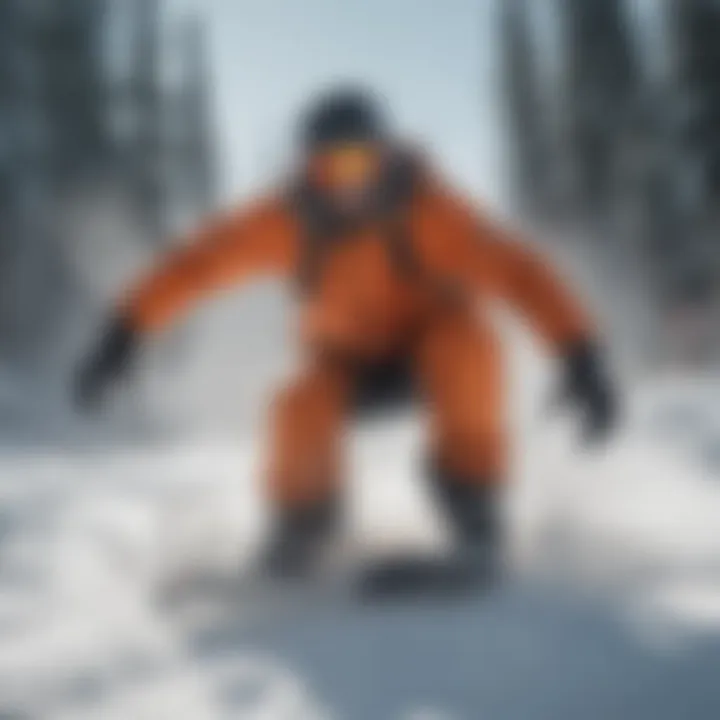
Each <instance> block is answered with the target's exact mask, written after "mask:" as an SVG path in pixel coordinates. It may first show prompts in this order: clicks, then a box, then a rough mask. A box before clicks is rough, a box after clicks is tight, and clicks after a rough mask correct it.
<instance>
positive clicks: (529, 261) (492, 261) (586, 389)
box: [437, 194, 617, 435]
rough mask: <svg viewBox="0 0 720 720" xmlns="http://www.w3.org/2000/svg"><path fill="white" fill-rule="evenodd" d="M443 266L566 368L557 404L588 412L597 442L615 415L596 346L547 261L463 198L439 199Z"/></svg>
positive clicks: (594, 332)
mask: <svg viewBox="0 0 720 720" xmlns="http://www.w3.org/2000/svg"><path fill="white" fill-rule="evenodd" d="M437 216H438V219H441V220H442V223H443V225H442V226H443V227H444V228H445V237H446V245H445V248H446V249H445V250H444V251H443V258H442V260H441V263H442V265H443V266H444V267H445V270H446V272H448V273H449V274H450V276H451V277H455V278H457V279H459V280H460V281H461V283H462V284H463V285H464V287H465V288H466V290H469V291H470V292H477V293H478V294H483V295H485V296H488V295H489V296H494V297H497V298H498V299H500V300H503V301H505V302H507V303H508V304H509V305H510V306H511V307H512V308H514V309H515V310H516V311H517V312H518V313H519V314H520V315H521V316H522V317H523V318H524V319H525V320H527V321H528V323H529V324H530V326H531V327H532V328H534V330H535V331H536V332H537V333H538V334H539V335H540V336H541V337H542V338H543V340H544V341H545V343H546V345H548V346H549V348H550V349H551V350H552V351H553V352H554V353H555V354H557V355H559V356H560V357H561V358H562V359H563V360H564V363H565V383H564V388H563V399H564V400H566V401H569V402H570V403H573V404H575V405H579V406H581V407H582V408H583V410H585V413H586V432H587V434H589V435H593V434H595V435H602V434H603V433H604V432H605V431H607V430H608V429H609V428H610V427H611V426H612V425H613V424H614V421H615V418H616V414H617V407H616V399H615V393H614V390H613V387H612V383H611V382H610V376H609V372H608V370H607V368H606V365H605V357H604V352H603V349H602V341H601V338H600V336H599V332H598V329H597V327H596V325H595V323H594V322H593V321H592V320H591V319H590V317H589V315H588V314H587V313H586V311H585V309H584V308H583V304H582V302H581V301H580V300H579V298H578V297H577V296H576V295H575V293H573V292H572V291H571V290H570V289H569V288H568V286H567V285H566V283H565V282H564V281H562V280H561V279H560V277H559V275H558V274H557V273H556V272H555V271H554V269H553V268H552V267H551V265H550V264H549V262H548V261H547V260H545V259H544V258H543V257H542V256H541V255H539V254H538V253H537V252H535V251H534V250H532V249H531V248H530V247H529V246H528V245H526V244H524V243H523V242H522V241H520V240H519V239H518V238H517V237H515V236H514V234H513V233H512V232H511V231H508V230H505V229H504V228H502V227H501V226H500V225H499V224H498V223H496V222H494V221H493V220H491V219H490V218H489V217H488V216H486V215H484V214H483V213H482V212H480V211H477V210H474V209H473V208H472V207H471V206H470V205H469V203H466V202H465V201H463V200H462V199H458V198H455V197H451V196H450V195H449V194H448V195H441V196H440V202H439V206H438V212H437Z"/></svg>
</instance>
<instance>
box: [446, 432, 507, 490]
mask: <svg viewBox="0 0 720 720" xmlns="http://www.w3.org/2000/svg"><path fill="white" fill-rule="evenodd" d="M437 454H438V460H439V462H441V463H442V464H443V466H445V467H446V468H447V469H448V471H450V472H451V473H453V474H457V476H459V477H463V478H469V479H476V480H477V481H478V482H487V481H500V480H501V479H503V478H504V476H505V474H506V471H507V442H506V437H505V433H504V432H502V431H501V430H500V429H497V428H488V427H482V426H481V427H472V426H464V427H456V428H453V429H452V430H450V431H449V432H447V433H445V434H444V435H443V436H442V438H441V440H440V447H439V448H438V449H437Z"/></svg>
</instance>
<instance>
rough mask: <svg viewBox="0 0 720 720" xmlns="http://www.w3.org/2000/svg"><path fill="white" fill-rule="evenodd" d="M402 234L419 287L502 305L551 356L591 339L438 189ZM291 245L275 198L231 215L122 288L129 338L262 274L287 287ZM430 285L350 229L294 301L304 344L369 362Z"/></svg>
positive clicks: (424, 191) (420, 200)
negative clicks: (363, 356)
mask: <svg viewBox="0 0 720 720" xmlns="http://www.w3.org/2000/svg"><path fill="white" fill-rule="evenodd" d="M407 227H408V237H409V238H411V239H412V245H413V248H414V252H415V255H416V257H417V259H418V262H419V264H420V266H422V267H423V268H424V270H425V272H426V274H427V275H428V276H431V277H434V278H436V279H437V280H438V281H440V280H441V281H442V283H443V284H449V285H452V286H453V287H455V288H456V289H458V290H460V291H461V292H462V293H463V296H464V297H467V298H469V299H473V301H474V300H475V299H482V298H500V299H503V300H505V301H507V302H509V303H510V304H511V305H513V306H514V307H515V308H516V309H517V310H518V311H519V312H520V313H521V314H522V315H523V316H524V317H525V318H526V319H527V320H528V321H530V323H531V324H532V325H533V326H534V328H535V329H536V330H537V331H538V332H539V333H540V335H541V336H542V337H543V338H544V339H545V340H546V341H547V342H548V343H549V344H550V345H551V346H555V347H560V346H563V345H565V344H567V343H571V342H573V341H575V340H578V339H581V338H586V337H587V336H588V335H589V334H590V324H589V322H588V319H587V318H586V316H585V314H584V313H583V311H582V310H581V309H580V308H579V306H578V304H577V302H576V301H575V300H574V298H573V297H572V296H571V295H570V293H569V292H568V291H567V290H566V289H565V287H564V285H563V284H562V283H560V282H559V281H558V279H557V278H556V277H555V275H554V274H553V273H552V272H551V270H550V269H549V268H548V266H547V264H546V263H545V262H544V261H543V259H541V258H539V257H538V256H537V255H536V254H535V253H533V252H531V251H530V250H529V249H528V248H527V247H526V246H525V245H523V244H520V243H518V242H516V241H515V240H514V239H513V238H511V237H508V234H507V233H506V232H504V231H503V230H502V229H500V228H499V227H498V226H497V225H496V224H494V223H493V222H492V221H491V220H489V219H488V218H487V217H486V216H484V215H483V214H482V213H479V212H476V211H475V210H474V209H473V208H471V206H470V205H469V203H466V202H465V201H464V200H462V199H461V198H458V197H457V196H456V195H454V194H453V193H451V192H450V191H448V190H447V189H445V188H444V187H443V186H442V185H441V184H440V183H439V182H427V183H424V184H423V186H422V188H421V189H419V190H418V192H417V193H416V195H415V196H414V197H413V199H412V202H411V206H410V208H409V212H408V215H407ZM302 234H303V231H302V228H301V224H300V222H299V221H298V219H297V218H296V216H295V213H294V212H293V211H292V209H291V206H290V205H289V204H288V203H287V202H286V199H285V197H283V196H281V195H278V196H277V197H270V198H267V199H264V200H261V201H259V202H257V203H255V204H254V205H252V206H251V207H249V208H245V209H242V210H240V211H239V212H234V213H231V214H229V215H228V216H226V217H224V218H221V219H219V220H217V221H215V222H213V223H212V224H211V225H209V226H208V227H206V228H205V229H204V230H202V231H201V232H200V233H199V235H198V236H197V237H196V238H194V239H193V240H191V241H190V242H188V243H186V244H185V245H184V246H183V247H182V248H180V249H178V250H176V251H174V252H173V253H171V254H170V256H169V257H168V258H166V259H165V261H164V262H162V263H161V264H160V265H159V266H158V267H157V268H156V269H155V270H154V271H153V272H151V273H150V274H149V276H147V277H145V278H144V279H143V280H142V281H141V282H140V283H139V285H137V286H136V287H135V288H133V289H132V291H131V292H130V294H129V296H128V297H127V298H126V301H125V304H124V313H125V317H126V318H127V319H128V320H129V322H130V324H131V326H132V327H133V328H135V329H136V330H139V331H152V330H157V329H159V328H162V327H163V326H165V325H166V324H168V323H169V322H170V321H171V320H173V319H174V318H175V317H176V316H177V315H178V314H179V313H181V311H183V310H185V309H186V308H188V306H190V305H192V304H193V303H195V302H196V301H197V300H199V299H200V298H202V297H204V296H205V295H207V294H208V293H210V292H212V291H216V290H218V289H219V288H221V287H227V286H234V285H237V284H239V283H241V282H242V281H245V280H248V279H250V278H255V277H259V276H262V275H279V276H284V277H286V278H292V277H293V276H295V275H296V274H297V272H298V265H299V263H300V262H301V253H302V250H301V244H302ZM431 285H432V283H421V282H414V283H413V282H408V281H407V278H405V279H403V278H402V277H400V276H399V275H398V273H397V270H396V268H394V267H393V265H392V263H391V262H390V261H389V257H388V252H387V246H386V237H385V234H384V233H383V232H382V231H381V229H380V228H379V227H377V226H370V227H367V228H365V229H359V230H358V231H357V232H356V237H353V238H352V241H351V242H342V243H337V244H336V247H335V248H334V249H333V250H332V252H331V255H330V256H329V257H328V258H327V259H326V262H325V264H324V265H323V272H322V277H321V280H320V282H319V286H318V288H317V292H315V293H314V294H312V296H311V297H309V298H307V299H306V300H305V301H304V302H303V312H302V318H303V320H302V327H303V331H304V336H305V338H306V341H309V342H313V343H320V344H322V343H331V344H334V345H340V346H341V347H345V348H351V349H353V350H355V351H359V352H361V353H367V354H372V353H380V352H381V351H382V349H383V348H389V347H392V343H393V342H394V339H396V338H398V337H401V336H402V335H403V333H407V332H408V331H409V329H410V327H411V326H412V325H413V323H414V322H416V320H417V319H418V317H419V316H420V315H421V313H423V312H425V311H427V309H428V308H429V307H431V306H433V304H435V303H436V299H437V298H436V296H437V287H431ZM434 285H435V286H437V285H438V283H435V284H434Z"/></svg>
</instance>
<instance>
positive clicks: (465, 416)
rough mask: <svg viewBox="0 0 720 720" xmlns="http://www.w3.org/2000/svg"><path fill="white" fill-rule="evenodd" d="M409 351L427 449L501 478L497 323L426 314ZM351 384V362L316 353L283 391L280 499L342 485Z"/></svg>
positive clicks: (276, 495)
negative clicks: (423, 410) (424, 413)
mask: <svg viewBox="0 0 720 720" xmlns="http://www.w3.org/2000/svg"><path fill="white" fill-rule="evenodd" d="M411 359H412V368H413V371H414V372H415V375H416V378H417V381H418V385H419V387H420V390H421V393H422V397H423V399H424V400H425V402H426V404H427V408H428V410H429V417H430V443H431V448H430V453H429V455H430V456H431V457H432V458H433V459H434V460H435V461H436V462H438V463H439V464H440V465H441V467H443V468H446V469H447V470H448V471H450V473H451V474H452V475H454V476H457V477H461V478H466V479H467V481H468V482H499V481H501V480H502V479H503V477H504V475H505V471H506V442H505V432H504V425H505V419H504V400H505V398H504V383H503V377H502V364H503V363H502V362H501V357H500V350H499V346H498V341H497V338H496V337H495V334H494V333H493V331H492V329H491V328H490V327H489V326H488V325H487V324H483V323H479V322H478V321H477V320H476V319H475V318H473V317H470V316H469V313H467V312H462V313H450V314H444V315H442V316H438V317H437V318H435V319H433V320H431V321H429V322H428V324H427V327H426V328H425V331H424V332H423V333H422V335H421V339H420V341H419V342H418V343H417V344H416V346H415V347H414V348H413V349H412V358H411ZM352 388H353V376H352V374H351V373H350V372H348V371H347V369H344V368H342V367H340V366H339V365H337V364H333V363H331V362H328V361H322V360H320V359H318V360H317V361H316V362H315V363H314V364H313V365H312V366H311V367H310V368H309V369H307V370H306V371H305V372H304V373H303V374H302V375H301V376H300V377H299V378H297V379H296V380H295V381H294V382H293V383H292V384H291V385H290V386H289V387H288V388H286V389H285V390H284V391H282V392H281V393H280V395H279V396H278V397H277V399H276V401H275V403H274V405H273V411H272V428H271V437H272V439H271V452H270V467H269V491H270V497H271V500H272V501H274V502H275V503H276V504H278V505H280V506H297V505H303V504H309V503H312V502H314V501H317V500H320V499H322V498H323V497H326V496H327V495H328V494H329V493H332V492H333V491H334V490H337V489H338V487H339V485H340V483H341V482H342V477H343V467H342V463H343V436H344V433H345V430H346V427H347V423H348V422H349V420H350V419H351V415H352V413H351V405H352Z"/></svg>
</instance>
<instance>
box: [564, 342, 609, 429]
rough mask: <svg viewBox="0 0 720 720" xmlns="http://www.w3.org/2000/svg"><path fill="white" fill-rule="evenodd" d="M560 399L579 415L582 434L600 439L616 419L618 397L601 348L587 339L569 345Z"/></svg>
mask: <svg viewBox="0 0 720 720" xmlns="http://www.w3.org/2000/svg"><path fill="white" fill-rule="evenodd" d="M560 401H561V403H562V404H564V405H570V406H571V407H572V408H573V409H576V410H578V411H579V412H580V413H581V415H582V423H583V437H584V438H585V440H586V441H588V442H599V441H602V440H604V439H605V438H606V437H607V436H608V435H609V434H610V432H611V431H612V430H613V428H614V427H615V425H616V424H617V421H618V399H617V396H616V393H615V388H614V386H613V384H612V382H611V380H610V376H609V373H608V371H607V368H606V366H605V362H604V357H603V353H602V351H601V349H600V348H599V347H597V346H596V345H594V344H593V343H591V342H581V343H577V344H575V345H573V346H572V347H570V348H569V350H568V351H567V352H566V354H565V376H564V381H563V385H562V388H561V396H560Z"/></svg>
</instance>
